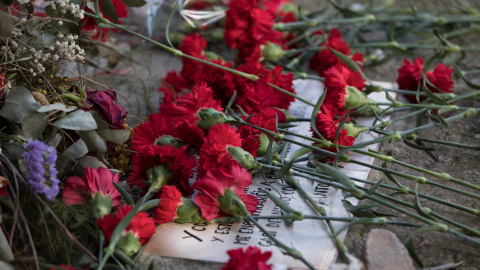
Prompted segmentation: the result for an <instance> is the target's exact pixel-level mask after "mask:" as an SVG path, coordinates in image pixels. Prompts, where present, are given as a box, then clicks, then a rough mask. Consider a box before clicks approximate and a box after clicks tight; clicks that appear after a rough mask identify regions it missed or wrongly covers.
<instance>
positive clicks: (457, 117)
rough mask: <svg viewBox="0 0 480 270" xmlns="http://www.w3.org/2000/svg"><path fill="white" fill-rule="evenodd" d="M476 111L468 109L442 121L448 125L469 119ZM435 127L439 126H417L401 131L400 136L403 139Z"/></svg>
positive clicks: (433, 124) (432, 124)
mask: <svg viewBox="0 0 480 270" xmlns="http://www.w3.org/2000/svg"><path fill="white" fill-rule="evenodd" d="M476 111H477V110H476V109H473V108H470V109H468V110H466V111H463V112H461V113H458V114H456V115H454V116H451V117H448V118H445V119H444V120H445V122H446V123H450V122H452V121H456V120H460V119H463V118H467V117H470V116H474V115H475V113H476ZM437 125H439V124H438V123H430V124H426V125H423V126H419V127H416V128H412V129H409V130H405V131H401V132H400V135H401V136H402V137H403V136H405V135H409V134H412V133H416V132H419V131H422V130H424V129H429V128H432V127H434V126H437Z"/></svg>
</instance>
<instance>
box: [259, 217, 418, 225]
mask: <svg viewBox="0 0 480 270" xmlns="http://www.w3.org/2000/svg"><path fill="white" fill-rule="evenodd" d="M253 218H254V219H290V218H291V216H289V215H285V216H255V217H253ZM303 219H318V220H326V221H341V222H351V221H355V220H356V219H358V218H354V217H353V218H350V217H330V216H325V215H322V216H312V215H304V216H303ZM385 224H389V225H399V226H408V227H422V226H423V225H420V224H415V223H409V222H401V221H394V220H388V219H387V220H386V223H385Z"/></svg>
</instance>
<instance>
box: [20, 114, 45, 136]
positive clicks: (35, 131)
mask: <svg viewBox="0 0 480 270" xmlns="http://www.w3.org/2000/svg"><path fill="white" fill-rule="evenodd" d="M47 125H48V117H45V114H44V113H32V114H30V115H28V116H26V117H24V118H23V121H22V130H23V135H24V136H25V137H26V138H28V139H38V140H41V139H43V136H42V133H43V131H44V130H45V128H46V127H47Z"/></svg>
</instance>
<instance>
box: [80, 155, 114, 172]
mask: <svg viewBox="0 0 480 270" xmlns="http://www.w3.org/2000/svg"><path fill="white" fill-rule="evenodd" d="M87 167H89V168H92V169H98V168H107V166H105V164H103V163H102V162H100V160H98V158H96V157H92V156H84V157H82V158H80V159H79V160H78V162H77V164H75V166H74V167H73V171H74V172H75V174H76V175H84V174H85V168H87Z"/></svg>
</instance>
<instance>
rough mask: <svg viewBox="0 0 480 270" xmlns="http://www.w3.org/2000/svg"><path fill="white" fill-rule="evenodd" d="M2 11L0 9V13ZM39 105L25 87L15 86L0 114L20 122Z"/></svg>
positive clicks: (14, 121)
mask: <svg viewBox="0 0 480 270" xmlns="http://www.w3.org/2000/svg"><path fill="white" fill-rule="evenodd" d="M2 12H3V11H0V13H2ZM40 106H41V105H40V103H39V102H38V101H36V100H35V99H34V98H33V96H32V94H31V93H30V91H29V90H28V89H27V88H25V87H23V86H17V87H15V88H14V89H12V90H11V91H10V94H9V95H8V97H7V99H6V100H5V103H4V104H3V107H2V109H1V110H0V115H1V116H3V117H5V118H6V119H7V120H9V121H10V122H13V123H22V120H23V118H24V117H25V116H27V115H30V114H32V113H34V112H35V111H36V110H38V108H40Z"/></svg>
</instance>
